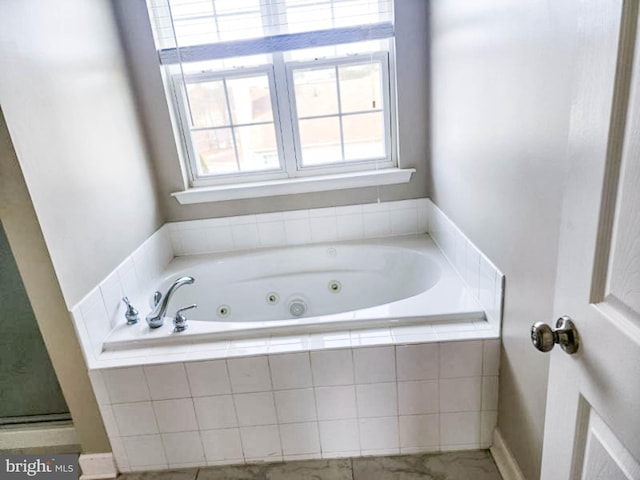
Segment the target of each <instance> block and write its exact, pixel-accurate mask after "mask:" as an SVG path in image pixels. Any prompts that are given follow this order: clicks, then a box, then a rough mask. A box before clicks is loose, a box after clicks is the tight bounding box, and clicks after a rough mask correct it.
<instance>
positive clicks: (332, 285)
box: [329, 280, 342, 293]
mask: <svg viewBox="0 0 640 480" xmlns="http://www.w3.org/2000/svg"><path fill="white" fill-rule="evenodd" d="M340 290H342V284H341V283H340V282H339V281H337V280H331V281H330V282H329V291H330V292H331V293H338V292H339V291H340Z"/></svg>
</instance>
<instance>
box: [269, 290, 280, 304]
mask: <svg viewBox="0 0 640 480" xmlns="http://www.w3.org/2000/svg"><path fill="white" fill-rule="evenodd" d="M278 300H280V296H279V295H278V294H277V293H275V292H271V293H267V303H268V304H269V305H275V304H276V303H278Z"/></svg>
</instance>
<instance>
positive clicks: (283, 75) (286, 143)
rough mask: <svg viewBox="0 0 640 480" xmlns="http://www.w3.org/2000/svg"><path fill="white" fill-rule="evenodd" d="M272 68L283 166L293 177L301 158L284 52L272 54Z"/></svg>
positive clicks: (291, 88)
mask: <svg viewBox="0 0 640 480" xmlns="http://www.w3.org/2000/svg"><path fill="white" fill-rule="evenodd" d="M273 69H274V75H275V84H276V88H275V94H276V103H277V104H278V117H279V119H280V133H281V136H282V146H283V153H284V167H285V170H286V171H287V175H288V176H290V177H294V176H296V172H297V171H298V163H299V162H302V159H301V158H300V159H298V156H301V153H300V152H301V151H300V150H299V149H298V148H297V145H299V141H298V137H299V135H297V134H296V130H297V129H295V127H294V125H296V124H297V120H296V119H295V118H294V111H295V110H294V108H295V106H294V105H293V104H292V102H293V100H292V99H293V98H294V96H295V93H294V92H293V91H292V90H293V83H292V84H291V85H289V79H288V78H287V77H288V75H287V68H286V63H285V61H284V54H282V53H274V54H273Z"/></svg>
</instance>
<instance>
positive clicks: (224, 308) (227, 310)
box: [216, 305, 231, 318]
mask: <svg viewBox="0 0 640 480" xmlns="http://www.w3.org/2000/svg"><path fill="white" fill-rule="evenodd" d="M216 314H217V315H218V316H219V317H221V318H226V317H228V316H229V315H230V314H231V307H230V306H229V305H220V306H219V307H218V309H217V310H216Z"/></svg>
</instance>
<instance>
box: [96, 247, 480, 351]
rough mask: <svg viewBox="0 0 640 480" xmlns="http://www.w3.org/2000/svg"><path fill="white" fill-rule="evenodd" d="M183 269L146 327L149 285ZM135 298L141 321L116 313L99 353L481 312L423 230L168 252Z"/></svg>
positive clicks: (158, 285) (470, 316) (162, 286)
mask: <svg viewBox="0 0 640 480" xmlns="http://www.w3.org/2000/svg"><path fill="white" fill-rule="evenodd" d="M185 275H188V276H192V277H194V278H195V280H196V281H195V283H194V284H193V285H185V286H183V287H181V288H180V289H179V290H178V291H177V292H176V293H175V295H174V296H173V298H172V300H171V302H170V305H169V309H168V311H167V317H166V318H165V323H164V325H163V326H162V327H160V328H157V329H150V328H149V327H148V326H147V324H146V323H145V321H144V317H145V316H146V314H147V313H148V311H147V310H150V309H151V307H150V303H151V298H152V294H153V292H154V291H155V290H159V291H161V292H166V290H167V288H168V287H169V285H171V283H172V282H173V281H174V280H175V279H176V278H178V277H180V276H185ZM137 301H138V302H139V303H138V304H139V305H143V304H144V303H146V304H147V307H146V309H145V308H140V317H141V322H140V323H138V324H137V325H133V326H128V325H126V324H125V323H124V321H122V322H121V324H119V325H117V326H116V327H115V328H114V329H113V330H112V332H111V333H110V335H109V336H108V338H107V339H106V341H105V342H104V345H103V351H109V350H121V349H126V348H131V347H140V346H152V345H154V344H160V345H164V344H170V345H171V344H182V343H193V342H194V341H207V340H212V341H215V340H225V339H238V338H256V337H267V338H268V337H269V336H272V335H290V334H297V333H301V332H323V331H324V332H326V331H331V330H344V329H351V330H353V329H360V328H362V329H364V328H372V327H383V326H398V325H402V324H419V323H424V322H434V321H439V322H441V321H448V322H455V321H465V322H469V321H474V320H482V319H484V312H483V311H482V308H481V307H480V305H479V304H478V303H477V301H476V300H475V299H474V298H473V297H472V296H471V295H470V294H469V292H468V291H467V289H466V288H465V285H464V283H463V282H462V281H461V279H460V278H459V277H458V275H457V274H456V273H455V272H454V270H453V268H452V267H451V266H450V264H449V263H448V262H447V260H446V259H445V258H444V257H443V256H442V254H441V253H440V251H439V250H438V248H437V247H436V246H435V245H434V243H433V242H432V241H431V239H430V238H429V237H428V236H427V235H411V236H405V237H392V238H385V239H380V240H364V241H357V242H340V243H332V244H322V245H310V246H296V247H290V248H278V249H263V250H255V251H252V252H245V253H232V254H209V255H189V256H183V257H176V258H175V259H174V260H173V261H172V262H171V263H170V264H169V265H168V266H167V268H166V270H165V272H164V273H163V275H162V277H161V278H160V279H158V280H157V281H156V282H155V284H154V285H153V286H149V288H148V289H147V290H146V294H145V298H144V300H143V298H142V297H138V299H137ZM192 303H196V304H197V305H198V308H197V309H195V310H190V311H188V312H186V313H187V317H188V318H189V320H188V328H187V330H185V331H183V332H179V333H177V332H174V331H173V316H174V314H175V311H176V310H177V309H178V308H182V307H185V306H187V305H190V304H192ZM292 310H293V312H294V313H295V314H300V312H301V311H302V310H304V312H303V313H302V314H301V315H300V316H294V315H293V314H292V313H291V312H292Z"/></svg>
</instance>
